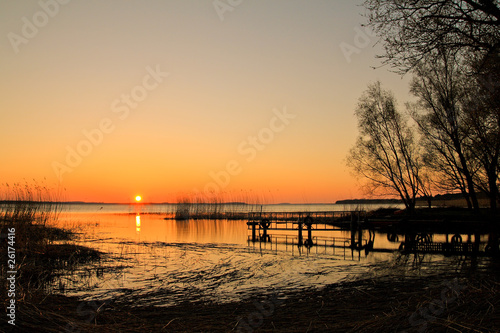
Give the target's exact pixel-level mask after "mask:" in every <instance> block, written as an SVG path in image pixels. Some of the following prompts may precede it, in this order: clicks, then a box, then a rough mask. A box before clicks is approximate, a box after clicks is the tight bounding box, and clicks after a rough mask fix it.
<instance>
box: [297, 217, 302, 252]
mask: <svg viewBox="0 0 500 333" xmlns="http://www.w3.org/2000/svg"><path fill="white" fill-rule="evenodd" d="M302 244H303V241H302V221H300V219H299V241H298V245H299V246H301V245H302Z"/></svg>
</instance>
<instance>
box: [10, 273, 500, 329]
mask: <svg viewBox="0 0 500 333" xmlns="http://www.w3.org/2000/svg"><path fill="white" fill-rule="evenodd" d="M495 271H496V274H493V273H492V272H495ZM499 291H500V276H499V274H498V269H496V268H493V270H492V271H489V272H482V273H480V274H470V273H466V274H464V273H461V274H455V273H448V274H434V275H429V276H426V277H425V278H424V277H421V276H410V277H408V276H405V275H404V274H383V275H381V276H375V277H373V276H372V277H368V278H360V279H357V280H354V281H349V282H340V283H335V284H332V285H329V286H327V287H325V288H323V289H322V290H312V289H311V290H307V291H301V292H289V293H287V294H282V293H280V292H279V291H276V290H275V291H271V292H263V293H262V294H259V295H253V296H252V297H250V298H248V299H246V300H243V301H241V302H233V303H225V304H217V303H185V304H179V305H175V306H169V307H152V306H143V307H135V306H134V304H133V302H131V303H128V304H120V303H119V302H108V303H104V302H99V301H95V302H82V301H80V300H78V299H77V298H76V297H67V296H60V295H48V296H45V297H44V298H43V299H41V300H39V301H38V302H36V303H31V302H20V304H19V312H20V315H19V325H18V327H17V329H20V330H25V331H30V330H33V329H35V328H36V329H37V331H38V332H61V331H67V332H95V331H104V332H144V331H152V332H231V331H234V332H306V331H314V332H401V331H408V332H418V331H426V332H427V331H430V332H434V331H435V332H457V331H460V332H498V331H499V330H500V313H499V311H498V309H499V308H500V297H498V296H499V294H498V293H499ZM275 293H277V294H275ZM276 295H277V296H276Z"/></svg>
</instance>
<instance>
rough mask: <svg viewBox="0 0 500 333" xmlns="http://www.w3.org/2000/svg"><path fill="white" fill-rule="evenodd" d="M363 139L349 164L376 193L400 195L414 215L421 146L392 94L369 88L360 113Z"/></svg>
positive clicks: (360, 106) (358, 109) (359, 139)
mask: <svg viewBox="0 0 500 333" xmlns="http://www.w3.org/2000/svg"><path fill="white" fill-rule="evenodd" d="M356 116H357V118H358V126H359V130H360V136H359V137H358V139H357V142H356V144H355V146H354V147H353V148H352V149H351V150H350V152H349V155H348V158H347V164H348V165H349V166H350V167H351V168H352V169H353V170H354V172H355V173H356V174H358V175H360V176H362V177H364V178H366V179H367V180H368V186H369V189H370V190H371V191H373V193H377V192H379V191H381V192H382V193H383V194H393V195H398V196H399V197H400V198H401V200H402V201H403V203H404V204H405V207H406V209H407V210H408V211H409V212H412V211H413V210H414V208H415V203H416V197H417V194H418V193H419V187H420V184H421V183H422V182H421V179H420V178H419V168H420V159H419V157H418V155H419V154H418V146H417V145H416V144H415V141H414V138H413V133H412V131H411V129H410V128H409V127H408V125H407V122H406V121H405V119H404V117H403V116H402V115H401V114H400V113H399V112H398V111H397V109H396V101H395V98H394V96H393V95H392V93H391V92H389V91H386V90H383V89H382V87H381V84H380V82H377V83H375V84H372V85H369V86H368V89H367V91H366V92H365V93H364V94H363V96H362V97H361V98H360V100H359V103H358V107H357V109H356Z"/></svg>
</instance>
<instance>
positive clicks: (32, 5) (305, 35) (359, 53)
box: [0, 0, 409, 203]
mask: <svg viewBox="0 0 500 333" xmlns="http://www.w3.org/2000/svg"><path fill="white" fill-rule="evenodd" d="M361 3H362V1H353V0H337V1H327V0H323V1H319V0H311V1H302V0H300V1H299V0H276V1H268V0H252V1H250V0H220V1H219V0H215V1H213V0H207V1H185V0H176V1H173V0H172V1H167V0H161V1H160V0H141V1H138V0H131V1H119V0H107V1H95V0H94V1H92V0H85V1H84V0H71V1H70V0H40V1H28V0H23V1H6V0H0V36H2V38H1V39H0V59H1V62H0V94H1V96H0V97H1V98H0V152H1V156H2V163H0V183H2V184H5V183H8V184H14V183H16V182H25V181H28V182H32V180H33V179H35V181H37V182H43V183H44V184H46V185H48V186H49V187H52V188H60V189H63V199H64V200H68V201H76V200H81V201H93V202H123V203H127V202H131V201H133V199H134V197H135V196H136V195H142V197H143V200H144V201H145V202H175V201H177V200H178V199H179V198H182V197H186V196H188V197H200V198H203V199H209V198H212V197H214V196H218V197H221V198H223V199H224V200H226V201H252V200H254V201H259V202H264V203H281V202H293V203H318V202H322V203H332V202H335V201H336V200H340V199H352V198H359V197H366V194H365V193H362V192H360V189H359V185H360V184H359V180H358V179H356V177H354V176H353V175H352V173H351V171H350V170H349V169H348V167H347V166H346V163H345V159H346V155H347V153H348V151H349V149H350V148H351V147H352V146H353V145H354V143H355V140H356V137H357V135H358V130H357V122H356V118H355V116H354V110H355V108H356V104H357V101H358V99H359V97H360V96H361V94H362V93H363V91H364V90H366V88H367V85H368V84H369V83H373V82H375V81H377V80H380V81H381V82H382V84H383V86H384V87H385V88H386V89H390V90H392V91H393V92H394V93H395V95H396V98H398V100H399V103H400V105H401V106H402V105H403V104H404V102H405V100H407V99H408V81H409V80H408V78H407V77H404V78H401V77H400V76H399V75H397V74H395V73H393V72H391V71H390V69H389V68H387V67H381V66H380V59H377V58H376V55H377V54H380V53H382V48H381V45H380V43H378V38H377V37H376V36H374V35H373V34H372V33H371V32H370V31H367V30H366V28H365V27H363V26H362V24H363V23H365V22H366V20H365V18H364V17H363V13H364V8H363V7H362V6H360V4H361ZM374 67H375V69H374Z"/></svg>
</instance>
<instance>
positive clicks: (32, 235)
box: [0, 182, 100, 299]
mask: <svg viewBox="0 0 500 333" xmlns="http://www.w3.org/2000/svg"><path fill="white" fill-rule="evenodd" d="M60 202H61V200H60V191H58V190H57V189H51V188H49V187H47V186H44V185H40V184H39V183H36V182H34V183H31V184H30V183H27V182H26V183H24V184H21V183H18V184H14V185H9V184H4V185H3V186H2V187H1V190H0V232H1V234H2V235H7V234H8V233H9V230H14V232H13V234H14V236H15V237H14V242H13V243H12V244H9V246H11V248H14V249H15V265H16V269H15V270H16V271H17V277H16V283H17V284H18V290H17V292H16V297H20V298H22V299H31V298H33V297H35V295H37V294H39V293H45V292H46V291H47V290H48V289H49V288H50V285H51V282H52V281H53V280H54V277H56V276H57V275H58V274H60V273H61V270H62V269H65V270H68V269H72V267H75V266H76V265H79V264H81V263H82V262H87V261H91V260H96V259H98V258H99V255H100V253H98V252H97V251H94V250H92V249H88V248H85V247H83V246H79V245H76V244H74V242H73V238H74V237H73V236H74V233H73V232H72V231H71V230H68V229H62V228H59V227H57V220H58V217H59V214H60V213H61V210H62V205H61V203H60ZM7 246H8V244H7V242H6V241H2V243H1V244H0V248H1V249H2V254H3V253H5V254H6V253H7V252H8V251H7ZM3 257H4V256H3V255H2V262H7V260H6V258H3ZM4 259H5V260H4ZM10 270H12V269H10ZM6 272H7V267H6V265H1V266H0V275H1V279H2V281H5V277H6ZM5 290H6V289H5V288H2V293H3V292H4V291H5Z"/></svg>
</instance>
